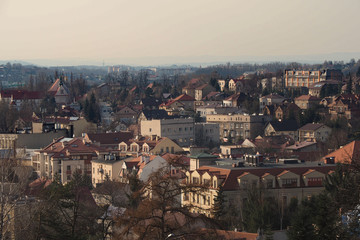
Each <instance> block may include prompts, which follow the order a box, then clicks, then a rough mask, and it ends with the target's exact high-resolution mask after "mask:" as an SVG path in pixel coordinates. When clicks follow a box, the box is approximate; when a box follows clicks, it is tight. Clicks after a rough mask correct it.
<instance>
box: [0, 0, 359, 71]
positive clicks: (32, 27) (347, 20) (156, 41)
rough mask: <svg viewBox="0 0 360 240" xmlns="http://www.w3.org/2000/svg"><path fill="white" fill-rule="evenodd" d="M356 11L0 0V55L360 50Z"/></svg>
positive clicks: (287, 5) (256, 3)
mask: <svg viewBox="0 0 360 240" xmlns="http://www.w3.org/2000/svg"><path fill="white" fill-rule="evenodd" d="M359 12H360V1H359V0H344V1H339V0H246V1H245V0H223V1H220V0H176V1H175V0H104V1H99V0H61V1H51V0H31V1H30V0H0V23H1V28H0V43H1V44H0V60H34V59H52V60H68V61H69V62H71V61H70V60H76V59H77V60H79V61H84V62H85V61H97V62H99V63H102V62H103V60H104V61H105V63H109V64H114V63H119V64H125V63H127V62H129V63H133V64H134V63H135V64H136V63H138V64H152V62H151V61H153V62H154V63H156V61H157V60H158V61H164V60H165V61H174V62H176V61H182V62H184V61H193V60H196V59H207V58H208V59H209V60H212V59H216V57H229V58H230V57H232V58H237V57H239V58H241V57H244V56H255V57H256V56H265V57H266V56H283V55H289V56H292V55H308V54H326V53H334V52H360V44H359V42H360V41H359V40H360V31H359V21H360V20H359V19H360V17H359ZM169 63H171V62H169Z"/></svg>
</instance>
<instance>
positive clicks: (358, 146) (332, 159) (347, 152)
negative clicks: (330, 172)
mask: <svg viewBox="0 0 360 240" xmlns="http://www.w3.org/2000/svg"><path fill="white" fill-rule="evenodd" d="M359 157H360V141H358V140H355V141H352V142H350V143H348V144H346V145H345V146H343V147H341V148H339V149H337V150H335V151H333V152H331V153H329V154H327V155H326V156H324V157H323V158H322V161H323V162H325V163H330V164H331V163H345V164H351V163H354V162H359Z"/></svg>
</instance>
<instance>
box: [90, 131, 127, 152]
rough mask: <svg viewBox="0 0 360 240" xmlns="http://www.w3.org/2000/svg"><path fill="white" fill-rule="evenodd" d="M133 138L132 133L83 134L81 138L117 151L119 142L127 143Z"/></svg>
mask: <svg viewBox="0 0 360 240" xmlns="http://www.w3.org/2000/svg"><path fill="white" fill-rule="evenodd" d="M133 137H134V135H133V133H132V132H114V133H85V134H84V136H83V138H84V140H85V141H86V142H89V143H92V144H96V145H98V146H100V147H102V148H107V149H118V147H119V144H120V143H121V142H127V141H129V140H130V139H132V138H133Z"/></svg>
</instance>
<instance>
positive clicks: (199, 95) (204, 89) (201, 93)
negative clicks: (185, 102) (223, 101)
mask: <svg viewBox="0 0 360 240" xmlns="http://www.w3.org/2000/svg"><path fill="white" fill-rule="evenodd" d="M213 90H214V88H213V87H212V86H211V85H210V84H203V85H201V86H199V87H197V88H195V99H196V101H201V100H202V99H203V98H204V97H205V96H206V95H208V94H209V93H210V92H212V91H213Z"/></svg>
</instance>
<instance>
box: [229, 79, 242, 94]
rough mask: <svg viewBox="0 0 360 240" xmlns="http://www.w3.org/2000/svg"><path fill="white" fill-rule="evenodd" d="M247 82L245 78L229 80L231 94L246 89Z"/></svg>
mask: <svg viewBox="0 0 360 240" xmlns="http://www.w3.org/2000/svg"><path fill="white" fill-rule="evenodd" d="M244 86H245V81H244V77H243V76H242V77H240V78H237V79H230V80H229V91H230V92H239V91H240V89H244Z"/></svg>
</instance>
